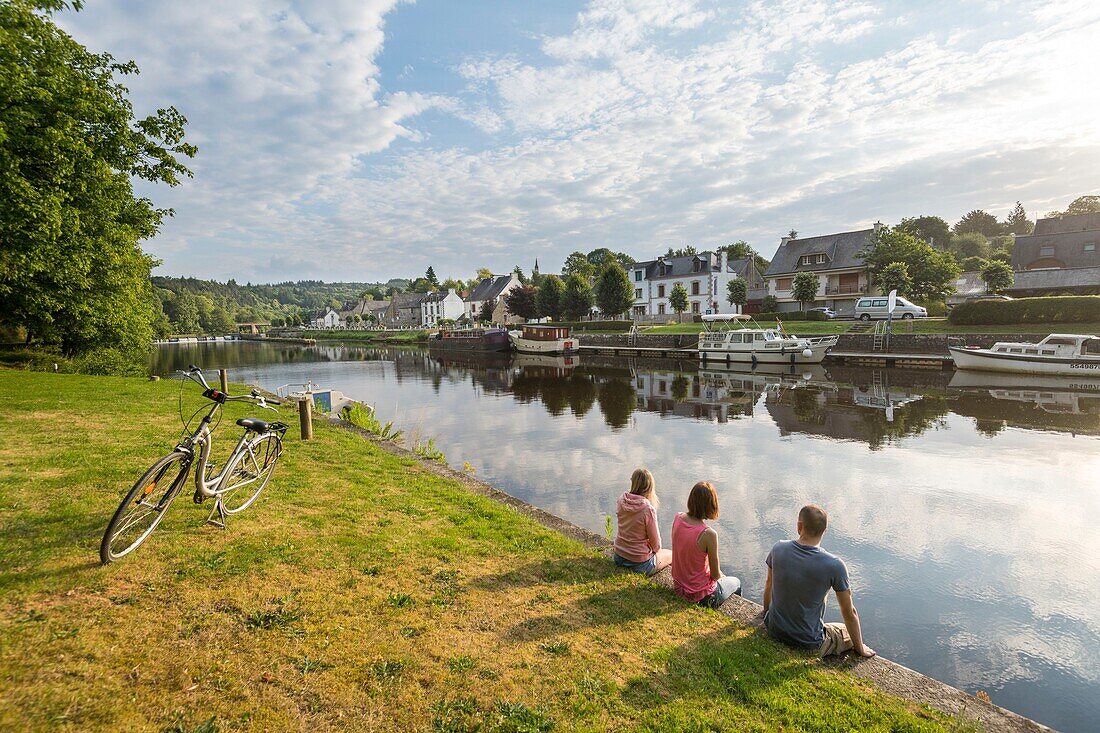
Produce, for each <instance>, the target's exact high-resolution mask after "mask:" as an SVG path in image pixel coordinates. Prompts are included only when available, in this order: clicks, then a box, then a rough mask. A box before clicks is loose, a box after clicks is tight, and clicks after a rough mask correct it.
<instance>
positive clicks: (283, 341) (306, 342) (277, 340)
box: [238, 334, 317, 346]
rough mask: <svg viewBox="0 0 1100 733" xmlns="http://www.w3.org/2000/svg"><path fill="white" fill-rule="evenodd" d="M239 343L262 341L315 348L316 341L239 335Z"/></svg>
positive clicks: (289, 337)
mask: <svg viewBox="0 0 1100 733" xmlns="http://www.w3.org/2000/svg"><path fill="white" fill-rule="evenodd" d="M238 338H239V339H240V340H241V341H263V342H265V343H277V344H297V345H299V346H316V345H317V341H316V339H307V338H296V337H293V336H267V335H263V336H255V335H252V334H241V335H240V336H239V337H238Z"/></svg>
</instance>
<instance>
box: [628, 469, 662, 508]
mask: <svg viewBox="0 0 1100 733" xmlns="http://www.w3.org/2000/svg"><path fill="white" fill-rule="evenodd" d="M630 493H631V494H637V495H638V496H644V497H645V498H647V499H649V503H650V504H652V505H653V506H654V507H658V506H660V504H661V502H660V501H658V500H657V482H655V481H654V480H653V474H652V473H650V472H649V469H648V468H635V469H634V473H632V474H630Z"/></svg>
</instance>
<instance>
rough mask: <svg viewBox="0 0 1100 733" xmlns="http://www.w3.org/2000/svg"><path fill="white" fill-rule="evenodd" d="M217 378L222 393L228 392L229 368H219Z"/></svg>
mask: <svg viewBox="0 0 1100 733" xmlns="http://www.w3.org/2000/svg"><path fill="white" fill-rule="evenodd" d="M218 379H220V380H221V382H222V394H229V370H228V369H219V370H218Z"/></svg>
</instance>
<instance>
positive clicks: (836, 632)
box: [764, 504, 875, 657]
mask: <svg viewBox="0 0 1100 733" xmlns="http://www.w3.org/2000/svg"><path fill="white" fill-rule="evenodd" d="M828 524H829V515H828V514H826V513H825V510H824V509H822V508H821V507H819V506H815V505H813V504H807V505H806V506H804V507H802V510H801V511H799V512H798V539H797V540H783V541H781V542H777V543H775V546H774V547H772V550H771V552H769V553H768V559H767V561H766V562H767V564H768V579H767V581H766V582H765V583H764V628H765V629H767V631H768V634H769V635H771V636H772V637H773V638H775V639H777V640H779V641H781V642H783V643H785V644H789V645H791V646H795V647H799V648H801V649H807V650H810V651H814V652H816V653H817V654H818V655H819V656H822V657H824V656H827V655H829V654H843V653H844V652H846V651H848V650H849V649H851V650H853V651H855V653H856V654H858V655H860V656H861V657H873V656H875V652H874V650H872V649H871V647H869V646H867V645H865V644H864V643H863V632H862V630H861V629H860V626H859V614H858V613H856V607H855V606H854V605H852V590H851V584H850V582H849V580H848V568H847V567H846V566H845V565H844V561H843V560H841V559H840V558H839V557H837V556H836V555H833V554H831V553H829V552H826V551H825V550H823V549H822V548H821V538H822V537H823V536H824V534H825V529H826V528H827V527H828ZM830 588H832V590H833V592H835V593H836V600H837V603H839V604H840V613H841V615H842V616H843V617H844V623H843V624H834V623H829V624H827V623H825V602H826V599H827V597H828V595H829V589H830Z"/></svg>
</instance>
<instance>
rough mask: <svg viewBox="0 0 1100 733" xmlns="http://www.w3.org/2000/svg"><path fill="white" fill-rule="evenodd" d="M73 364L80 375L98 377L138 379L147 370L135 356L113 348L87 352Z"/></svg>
mask: <svg viewBox="0 0 1100 733" xmlns="http://www.w3.org/2000/svg"><path fill="white" fill-rule="evenodd" d="M74 363H75V365H76V370H77V371H78V372H80V373H81V374H93V375H95V376H100V377H105V376H116V377H140V376H142V375H144V374H145V373H146V370H147V369H146V366H145V365H144V364H143V363H142V362H141V361H140V360H139V359H138V358H137V356H136V355H134V354H129V353H126V352H124V351H121V350H119V349H113V348H102V349H95V350H93V351H89V352H87V353H85V354H82V355H81V356H80V357H78V358H77V359H75V360H74Z"/></svg>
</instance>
